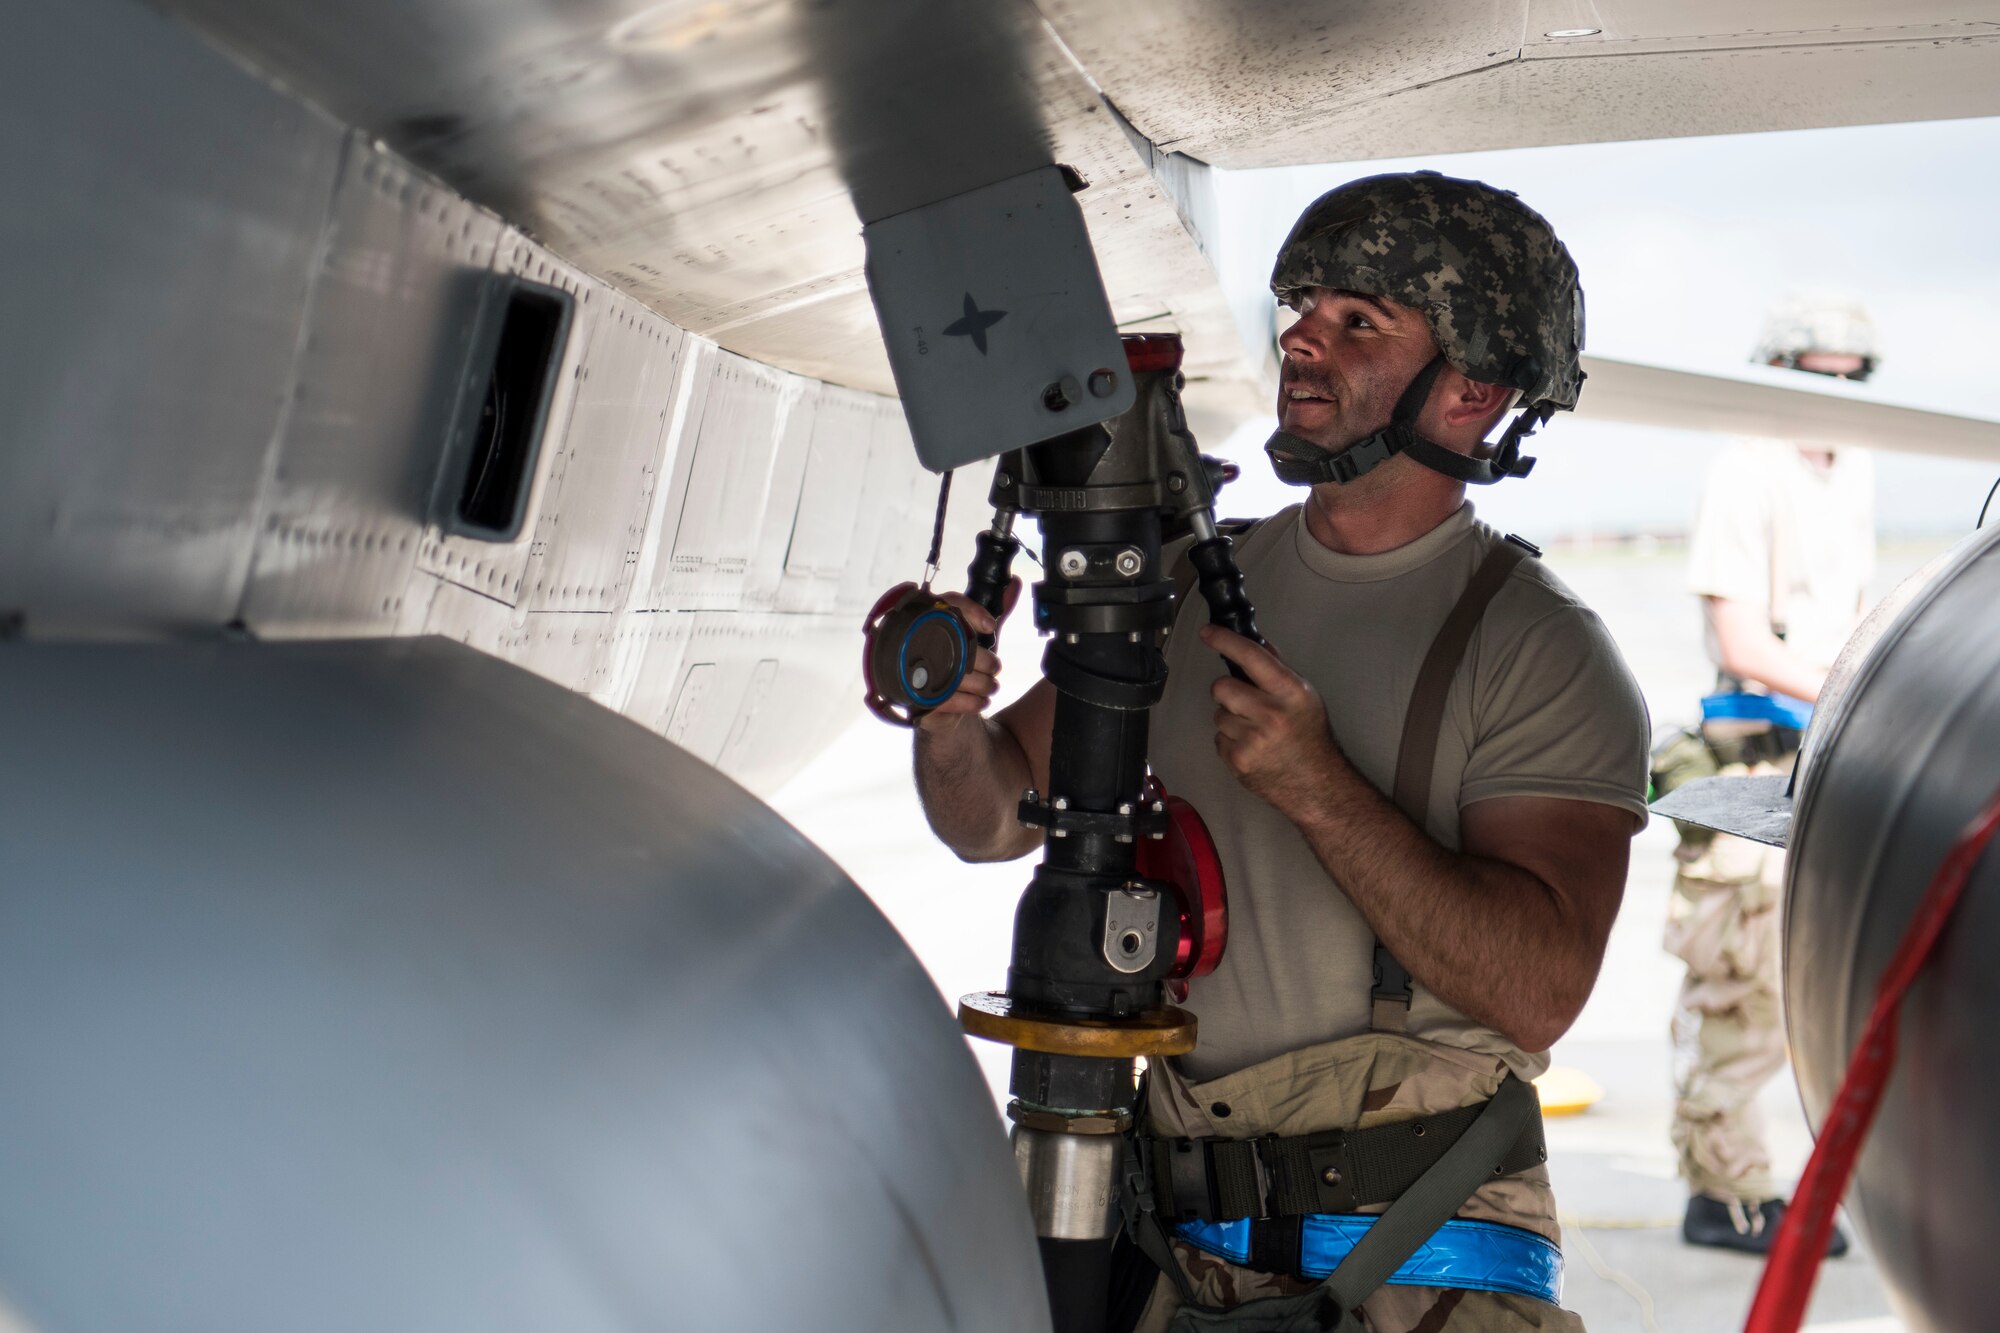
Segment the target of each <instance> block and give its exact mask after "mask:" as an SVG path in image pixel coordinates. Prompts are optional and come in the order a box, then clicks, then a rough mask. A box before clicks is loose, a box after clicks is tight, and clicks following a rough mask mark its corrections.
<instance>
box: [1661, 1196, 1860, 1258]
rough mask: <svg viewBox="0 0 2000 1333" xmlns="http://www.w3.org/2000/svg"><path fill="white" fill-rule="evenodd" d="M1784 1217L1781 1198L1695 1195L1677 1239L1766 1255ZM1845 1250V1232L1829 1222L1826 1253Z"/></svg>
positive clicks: (1829, 1255) (1838, 1253)
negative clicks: (1733, 1198)
mask: <svg viewBox="0 0 2000 1333" xmlns="http://www.w3.org/2000/svg"><path fill="white" fill-rule="evenodd" d="M1784 1216H1785V1201H1784V1200H1783V1199H1765V1200H1764V1201H1763V1202H1762V1203H1729V1202H1725V1201H1724V1200H1721V1199H1714V1198H1710V1197H1709V1196H1708V1195H1706V1194H1696V1195H1693V1196H1691V1197H1690V1198H1689V1199H1688V1210H1687V1217H1686V1218H1684V1219H1683V1220H1682V1222H1681V1239H1682V1240H1684V1241H1686V1242H1687V1243H1688V1244H1690V1245H1712V1246H1714V1247H1715V1248H1717V1249H1720V1250H1741V1251H1742V1252H1743V1253H1745V1254H1769V1253H1770V1252H1771V1242H1772V1241H1773V1240H1775V1239H1777V1236H1778V1223H1779V1222H1780V1221H1782V1220H1783V1219H1784ZM1846 1253H1847V1233H1845V1232H1844V1231H1842V1230H1841V1229H1840V1223H1838V1222H1835V1223H1834V1224H1833V1235H1832V1236H1831V1237H1830V1238H1829V1239H1828V1240H1827V1243H1826V1255H1827V1258H1829V1259H1838V1258H1839V1257H1840V1256H1841V1255H1843V1254H1846Z"/></svg>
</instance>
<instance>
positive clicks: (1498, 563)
mask: <svg viewBox="0 0 2000 1333" xmlns="http://www.w3.org/2000/svg"><path fill="white" fill-rule="evenodd" d="M1529 549H1530V548H1529V547H1528V545H1527V543H1525V542H1523V541H1521V540H1520V539H1519V538H1517V537H1513V536H1509V537H1508V538H1507V539H1506V540H1505V541H1503V542H1501V543H1500V544H1499V545H1498V546H1496V547H1494V548H1493V549H1492V550H1491V551H1490V552H1488V553H1487V556H1486V559H1484V560H1483V561H1481V562H1480V564H1479V568H1478V569H1476V570H1474V571H1473V574H1472V579H1471V581H1470V582H1469V583H1467V584H1466V585H1465V591H1464V592H1462V593H1460V594H1459V595H1458V602H1457V604H1456V605H1454V606H1453V607H1452V608H1451V612H1450V614H1448V615H1446V616H1445V618H1444V624H1443V625H1441V626H1439V627H1438V632H1437V637H1436V638H1434V639H1432V640H1431V647H1430V651H1429V652H1427V653H1425V654H1424V662H1423V665H1422V666H1421V667H1419V668H1418V669H1417V685H1416V688H1415V689H1414V690H1412V691H1411V692H1410V707H1409V711H1408V712H1406V713H1404V714H1403V743H1402V747H1401V748H1400V749H1399V750H1398V751H1397V752H1396V780H1395V785H1394V788H1393V789H1392V798H1391V799H1393V800H1394V801H1395V802H1396V806H1397V808H1398V809H1400V810H1401V811H1402V812H1403V813H1404V814H1406V815H1408V816H1409V817H1410V819H1411V820H1412V821H1413V822H1414V823H1415V824H1416V826H1417V827H1418V828H1424V827H1425V824H1426V818H1427V816H1428V815H1429V814H1430V804H1431V774H1432V773H1433V772H1435V771H1436V768H1437V746H1438V736H1439V734H1440V733H1442V732H1443V730H1444V708H1445V703H1446V701H1447V700H1448V699H1449V698H1450V697H1451V682H1452V680H1453V678H1455V677H1456V676H1457V675H1458V664H1459V663H1460V662H1462V661H1464V660H1465V649H1466V646H1467V645H1468V644H1470V643H1471V642H1472V634H1473V631H1474V630H1476V629H1478V628H1479V621H1480V619H1481V618H1482V617H1483V616H1485V614H1486V607H1487V604H1488V603H1489V602H1491V601H1492V600H1493V597H1494V594H1496V593H1498V592H1499V591H1500V589H1501V588H1502V587H1504V586H1505V585H1506V582H1507V576H1508V575H1509V574H1512V573H1513V572H1514V566H1516V565H1518V564H1520V563H1521V561H1523V560H1525V559H1527V557H1528V553H1529ZM1410 997H1411V989H1410V974H1409V973H1408V972H1407V971H1405V970H1404V968H1403V965H1402V964H1401V963H1399V962H1397V961H1396V959H1395V958H1394V956H1393V955H1391V954H1390V952H1389V951H1388V950H1387V949H1386V948H1384V947H1383V946H1382V944H1381V942H1380V941H1377V942H1376V945H1375V986H1374V989H1373V991H1371V992H1370V997H1369V998H1370V1004H1369V1011H1368V1014H1369V1021H1368V1026H1369V1027H1370V1028H1372V1029H1373V1030H1374V1031H1376V1032H1401V1031H1403V1030H1404V1029H1405V1028H1406V1027H1408V1026H1409V1021H1410Z"/></svg>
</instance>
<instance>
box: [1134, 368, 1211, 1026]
mask: <svg viewBox="0 0 2000 1333" xmlns="http://www.w3.org/2000/svg"><path fill="white" fill-rule="evenodd" d="M1176 341H1178V339H1176ZM1145 799H1146V800H1147V801H1149V802H1151V801H1160V802H1162V803H1164V804H1165V805H1166V807H1167V836H1166V837H1165V838H1162V839H1159V840H1157V841H1155V840H1153V839H1150V838H1149V839H1146V840H1145V841H1143V842H1141V843H1140V844H1139V856H1138V870H1139V873H1140V875H1142V876H1143V877H1145V878H1146V879H1150V880H1157V881H1160V882H1163V883H1165V884H1167V885H1169V886H1170V887H1171V888H1172V889H1173V891H1174V898H1175V902H1176V906H1177V907H1178V908H1179V911H1180V919H1181V934H1180V944H1179V947H1178V949H1177V950H1176V952H1175V955H1174V969H1173V971H1172V972H1169V973H1168V974H1167V986H1168V988H1169V989H1170V990H1171V991H1172V992H1173V995H1174V998H1175V999H1176V1000H1184V999H1186V998H1187V983H1188V982H1189V981H1191V980H1193V979H1194V978H1196V977H1205V976H1207V975H1208V974H1209V973H1211V972H1213V971H1215V968H1216V965H1217V964H1218V963H1220V962H1221V961H1222V951H1223V948H1224V947H1225V946H1226V945H1227V944H1228V943H1229V890H1228V888H1227V887H1226V886H1225V884H1224V882H1223V878H1222V857H1221V856H1220V855H1219V854H1218V853H1217V852H1216V850H1215V840H1214V839H1213V838H1212V837H1210V836H1209V832H1208V825H1207V824H1205V823H1203V822H1202V818H1201V815H1200V814H1199V813H1197V812H1196V810H1195V808H1194V807H1193V806H1192V805H1189V804H1188V803H1187V802H1186V801H1183V800H1182V799H1181V798H1180V797H1178V796H1169V795H1168V794H1167V791H1166V789H1165V788H1164V787H1162V786H1161V785H1160V780H1159V779H1158V778H1148V779H1146V790H1145Z"/></svg>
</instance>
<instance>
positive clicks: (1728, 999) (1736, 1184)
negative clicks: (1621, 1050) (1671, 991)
mask: <svg viewBox="0 0 2000 1333" xmlns="http://www.w3.org/2000/svg"><path fill="white" fill-rule="evenodd" d="M1752 771H1753V770H1750V769H1746V768H1743V767H1742V766H1740V765H1739V766H1734V767H1731V768H1726V769H1724V770H1723V772H1724V773H1725V774H1743V773H1748V772H1752ZM1754 771H1755V772H1758V773H1776V772H1781V771H1782V770H1781V769H1778V768H1774V767H1770V766H1763V765H1760V766H1759V767H1758V768H1757V769H1755V770H1754ZM1675 856H1676V858H1677V859H1678V860H1679V862H1680V866H1679V873H1677V874H1676V875H1675V876H1674V889H1673V896H1672V898H1671V899H1670V900H1669V902H1668V906H1667V929H1666V940H1665V943H1666V948H1667V952H1669V953H1671V954H1673V955H1674V956H1675V957H1677V958H1679V959H1680V960H1681V961H1682V962H1684V963H1686V964H1687V977H1686V979H1685V980H1683V981H1682V982H1681V992H1680V999H1679V1002H1678V1003H1677V1004H1676V1006H1675V1009H1674V1017H1673V1051H1674V1094H1675V1100H1674V1122H1673V1142H1674V1148H1675V1150H1676V1151H1677V1152H1678V1154H1679V1156H1680V1172H1681V1177H1682V1179H1684V1180H1686V1181H1687V1184H1688V1189H1689V1190H1690V1191H1692V1192H1695V1193H1699V1194H1708V1195H1712V1196H1713V1197H1715V1198H1718V1199H1724V1200H1738V1201H1741V1202H1745V1203H1749V1202H1752V1201H1755V1200H1761V1199H1770V1198H1775V1197H1777V1196H1778V1194H1779V1190H1778V1187H1777V1182H1776V1181H1775V1180H1774V1179H1772V1176H1771V1156H1770V1152H1769V1150H1768V1149H1767V1148H1766V1147H1765V1143H1764V1126H1763V1120H1762V1117H1761V1116H1760V1115H1759V1114H1758V1111H1757V1093H1758V1091H1759V1090H1760V1089H1762V1088H1763V1086H1764V1085H1765V1084H1766V1083H1768V1082H1770V1080H1771V1076H1772V1075H1773V1074H1775V1073H1777V1072H1778V1071H1779V1070H1780V1069H1782V1068H1784V1065H1785V1030H1784V1022H1783V1018H1782V1015H1781V1013H1780V1011H1779V1001H1778V995H1779V990H1778V929H1779V910H1778V908H1779V898H1780V897H1781V895H1782V893H1783V889H1784V877H1785V854H1784V852H1782V851H1780V850H1779V849H1777V848H1775V847H1766V846H1763V845H1762V844H1760V843H1754V842H1747V841H1745V840H1744V839H1742V838H1732V837H1730V836H1729V835H1727V834H1717V835H1716V836H1715V840H1714V841H1713V842H1711V843H1709V844H1708V845H1707V846H1706V847H1690V846H1689V845H1688V844H1687V843H1685V842H1683V843H1682V845H1681V847H1680V849H1679V850H1678V851H1677V852H1676V853H1675Z"/></svg>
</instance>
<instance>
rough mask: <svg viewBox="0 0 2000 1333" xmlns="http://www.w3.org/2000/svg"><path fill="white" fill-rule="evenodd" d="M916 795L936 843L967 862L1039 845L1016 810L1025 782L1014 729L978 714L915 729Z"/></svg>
mask: <svg viewBox="0 0 2000 1333" xmlns="http://www.w3.org/2000/svg"><path fill="white" fill-rule="evenodd" d="M916 777H917V796H918V799H920V800H921V801H922V802H923V806H924V818H925V819H927V820H929V821H930V826H931V831H932V832H933V833H935V834H937V836H938V840H939V841H941V842H942V843H944V845H945V846H947V847H949V848H951V849H952V851H954V852H956V853H957V854H958V856H959V859H961V860H964V861H1011V860H1013V859H1014V858H1015V857H1017V856H1026V855H1027V854H1028V853H1029V852H1031V851H1033V850H1034V849H1035V848H1036V847H1038V846H1040V845H1041V842H1040V836H1039V835H1038V834H1037V833H1036V832H1035V831H1034V830H1032V829H1024V828H1022V827H1021V824H1020V821H1019V820H1018V819H1017V818H1016V817H1015V808H1016V804H1017V802H1019V800H1020V798H1021V791H1022V789H1023V788H1025V787H1027V786H1028V785H1029V783H1030V777H1029V772H1028V760H1027V756H1025V755H1024V754H1022V752H1021V747H1020V744H1019V743H1018V742H1017V741H1015V739H1014V736H1013V733H1011V732H1010V731H1008V730H1007V728H1006V727H1005V726H1003V725H1002V724H1001V723H999V722H997V721H994V720H992V719H989V718H985V717H980V716H978V715H977V714H966V715H962V716H959V717H955V718H952V719H950V720H949V722H948V724H947V723H946V722H945V719H935V720H933V721H931V722H930V723H929V724H928V725H927V726H919V727H918V728H917V739H916Z"/></svg>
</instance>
